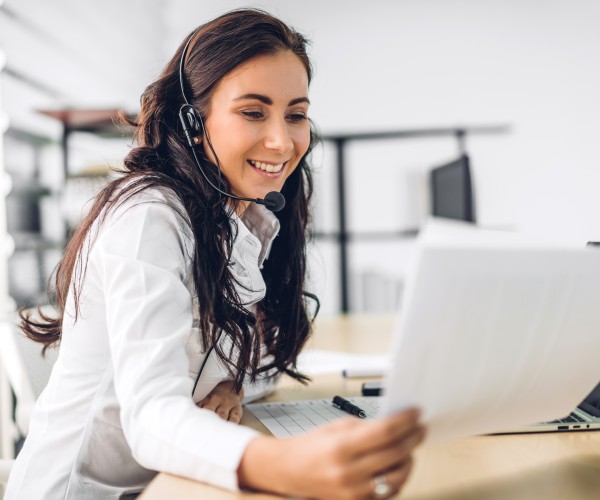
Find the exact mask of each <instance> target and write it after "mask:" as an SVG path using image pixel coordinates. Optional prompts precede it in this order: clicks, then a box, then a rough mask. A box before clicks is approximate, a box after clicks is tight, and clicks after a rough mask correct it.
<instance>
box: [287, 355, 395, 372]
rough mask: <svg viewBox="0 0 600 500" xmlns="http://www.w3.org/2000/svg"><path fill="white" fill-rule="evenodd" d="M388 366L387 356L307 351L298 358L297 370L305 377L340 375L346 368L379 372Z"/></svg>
mask: <svg viewBox="0 0 600 500" xmlns="http://www.w3.org/2000/svg"><path fill="white" fill-rule="evenodd" d="M388 366H389V356H388V355H384V354H381V355H379V354H377V355H376V354H350V353H347V352H342V351H328V350H325V349H307V350H306V351H303V352H301V353H300V356H298V369H299V370H300V371H301V372H302V373H306V374H307V375H320V374H323V373H336V372H337V373H340V374H341V372H342V370H346V369H348V368H360V369H365V370H367V369H372V370H381V369H382V367H385V368H387V367H388Z"/></svg>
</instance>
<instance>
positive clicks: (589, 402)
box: [579, 384, 600, 417]
mask: <svg viewBox="0 0 600 500" xmlns="http://www.w3.org/2000/svg"><path fill="white" fill-rule="evenodd" d="M579 406H580V408H582V409H583V410H585V411H587V412H588V413H589V414H590V415H593V416H594V417H600V384H598V385H597V386H596V387H595V388H594V390H593V391H592V392H590V393H589V394H588V396H587V397H586V398H585V399H584V400H583V402H582V403H581V404H580V405H579Z"/></svg>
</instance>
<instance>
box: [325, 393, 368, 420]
mask: <svg viewBox="0 0 600 500" xmlns="http://www.w3.org/2000/svg"><path fill="white" fill-rule="evenodd" d="M332 403H333V406H335V407H336V408H339V409H340V410H342V411H345V412H346V413H350V414H351V415H355V416H357V417H359V418H367V414H366V413H365V410H361V409H360V408H359V407H358V406H356V405H353V404H352V403H351V402H350V401H348V400H347V399H344V398H343V397H341V396H333V401H332Z"/></svg>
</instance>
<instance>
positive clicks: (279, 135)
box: [264, 119, 294, 154]
mask: <svg viewBox="0 0 600 500" xmlns="http://www.w3.org/2000/svg"><path fill="white" fill-rule="evenodd" d="M264 145H265V148H267V149H270V150H271V151H276V152H277V153H281V154H285V153H289V152H290V151H292V150H293V149H294V141H293V140H292V136H291V135H290V131H289V130H288V125H287V123H286V122H285V120H278V119H273V120H272V121H271V123H269V126H268V127H267V129H266V131H265V138H264Z"/></svg>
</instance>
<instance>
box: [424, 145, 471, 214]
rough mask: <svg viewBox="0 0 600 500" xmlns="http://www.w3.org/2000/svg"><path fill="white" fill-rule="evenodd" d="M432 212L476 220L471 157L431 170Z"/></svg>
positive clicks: (462, 157) (463, 157) (464, 157)
mask: <svg viewBox="0 0 600 500" xmlns="http://www.w3.org/2000/svg"><path fill="white" fill-rule="evenodd" d="M430 182H431V200H432V203H431V214H432V215H434V216H436V217H445V218H448V219H457V220H462V221H467V222H475V207H474V201H473V186H472V183H471V172H470V167H469V157H468V156H467V155H466V154H463V155H462V156H461V157H460V158H458V159H457V160H455V161H452V162H450V163H447V164H445V165H442V166H440V167H437V168H434V169H433V170H432V171H431V176H430Z"/></svg>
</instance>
